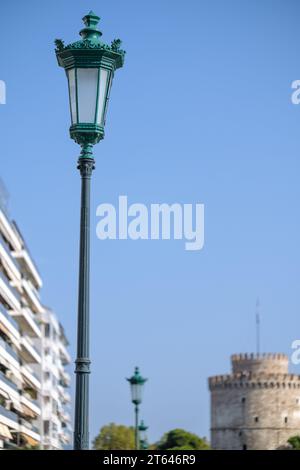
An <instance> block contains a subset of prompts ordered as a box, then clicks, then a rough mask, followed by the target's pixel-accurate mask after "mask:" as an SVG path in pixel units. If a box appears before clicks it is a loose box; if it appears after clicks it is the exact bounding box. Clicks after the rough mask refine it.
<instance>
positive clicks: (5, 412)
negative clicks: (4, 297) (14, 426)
mask: <svg viewBox="0 0 300 470" xmlns="http://www.w3.org/2000/svg"><path fill="white" fill-rule="evenodd" d="M0 415H2V416H5V417H6V418H8V419H11V420H12V421H14V422H15V423H18V416H17V415H16V413H14V412H13V411H10V410H7V409H6V408H4V406H2V405H0Z"/></svg>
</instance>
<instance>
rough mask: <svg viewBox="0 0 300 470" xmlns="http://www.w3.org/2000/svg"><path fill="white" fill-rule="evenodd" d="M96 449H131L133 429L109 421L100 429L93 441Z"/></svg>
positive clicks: (132, 447)
mask: <svg viewBox="0 0 300 470" xmlns="http://www.w3.org/2000/svg"><path fill="white" fill-rule="evenodd" d="M93 449H96V450H133V449H134V429H133V428H132V427H128V426H123V425H122V424H115V423H110V424H108V425H106V426H103V427H102V428H101V429H100V432H99V434H98V436H96V437H95V439H94V441H93Z"/></svg>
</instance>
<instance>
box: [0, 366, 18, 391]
mask: <svg viewBox="0 0 300 470" xmlns="http://www.w3.org/2000/svg"><path fill="white" fill-rule="evenodd" d="M1 381H2V382H4V383H6V385H9V386H10V387H11V388H13V389H14V390H15V391H18V386H17V385H16V384H15V383H14V382H12V381H11V380H10V379H9V378H8V377H6V375H5V374H3V372H1V371H0V382H1Z"/></svg>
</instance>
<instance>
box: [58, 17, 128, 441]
mask: <svg viewBox="0 0 300 470" xmlns="http://www.w3.org/2000/svg"><path fill="white" fill-rule="evenodd" d="M99 20H100V18H99V16H97V15H95V13H93V12H92V11H90V12H89V13H88V15H86V16H85V17H84V18H83V22H84V24H85V28H83V29H82V30H81V31H80V36H81V39H80V40H79V41H76V42H73V43H71V44H68V45H65V44H64V42H63V41H62V40H61V39H56V41H55V44H56V49H55V52H56V57H57V61H58V64H59V66H61V67H63V68H64V69H65V71H66V75H67V79H68V88H69V101H70V111H71V127H70V136H71V138H72V139H74V140H75V142H76V143H77V144H79V145H80V146H81V153H80V156H79V159H78V165H77V168H78V169H79V171H80V175H81V215H80V249H79V288H78V329H77V358H76V361H75V364H76V368H75V373H76V396H75V424H74V448H75V449H88V446H89V417H88V411H89V373H90V359H89V262H90V180H91V175H92V171H93V169H94V168H95V161H94V157H93V145H94V144H97V143H98V142H99V141H100V140H101V139H103V138H104V126H105V118H106V112H107V106H108V100H109V95H110V89H111V85H112V81H113V76H114V72H115V70H116V69H118V68H120V67H122V66H123V63H124V55H125V52H124V51H122V50H121V49H120V45H121V41H120V40H119V39H115V40H114V41H113V42H112V43H111V45H110V46H109V45H107V44H104V43H103V42H102V41H101V40H100V37H101V35H102V33H101V32H100V31H99V30H98V29H97V24H98V22H99Z"/></svg>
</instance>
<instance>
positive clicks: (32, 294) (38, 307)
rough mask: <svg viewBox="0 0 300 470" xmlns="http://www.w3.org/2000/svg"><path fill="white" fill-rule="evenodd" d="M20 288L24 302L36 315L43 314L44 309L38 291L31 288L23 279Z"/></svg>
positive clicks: (28, 282)
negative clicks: (25, 301) (24, 298)
mask: <svg viewBox="0 0 300 470" xmlns="http://www.w3.org/2000/svg"><path fill="white" fill-rule="evenodd" d="M22 286H23V290H24V295H25V297H26V300H27V302H28V304H29V306H30V308H31V310H33V311H34V312H36V313H43V311H44V308H43V306H42V304H41V301H40V299H39V293H38V291H37V290H36V289H35V288H34V287H33V285H32V284H31V283H30V281H28V280H26V279H23V281H22Z"/></svg>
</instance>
